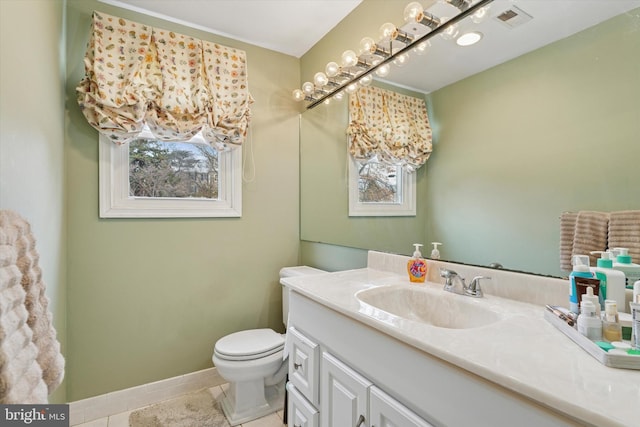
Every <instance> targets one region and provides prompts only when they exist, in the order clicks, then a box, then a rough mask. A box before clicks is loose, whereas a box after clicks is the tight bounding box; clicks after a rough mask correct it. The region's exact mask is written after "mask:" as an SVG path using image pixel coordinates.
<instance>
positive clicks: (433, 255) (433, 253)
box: [431, 242, 442, 259]
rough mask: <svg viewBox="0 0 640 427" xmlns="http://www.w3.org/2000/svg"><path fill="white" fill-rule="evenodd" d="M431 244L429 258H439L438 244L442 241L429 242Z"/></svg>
mask: <svg viewBox="0 0 640 427" xmlns="http://www.w3.org/2000/svg"><path fill="white" fill-rule="evenodd" d="M431 244H432V245H433V250H432V251H431V259H440V251H439V250H438V246H439V245H441V244H442V243H440V242H431Z"/></svg>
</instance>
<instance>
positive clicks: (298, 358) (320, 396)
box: [287, 327, 431, 427]
mask: <svg viewBox="0 0 640 427" xmlns="http://www.w3.org/2000/svg"><path fill="white" fill-rule="evenodd" d="M289 334H290V338H289V383H288V384H287V391H288V393H289V400H288V402H289V404H288V405H289V406H288V409H287V411H288V412H287V417H288V425H289V427H431V424H429V423H427V422H426V421H424V420H423V419H421V418H420V417H419V416H417V415H416V414H415V413H413V412H412V411H411V410H409V409H408V408H406V407H405V406H404V405H402V404H401V403H400V402H398V401H397V400H395V399H394V398H392V397H391V396H389V395H388V394H386V393H385V392H384V391H382V390H381V389H380V388H378V387H376V386H375V385H374V384H373V383H372V382H371V381H370V380H368V379H367V378H365V377H364V376H362V375H360V374H359V373H358V372H356V371H355V370H354V369H352V368H351V367H349V366H348V365H346V364H345V363H343V362H342V361H340V360H339V359H338V358H337V357H335V356H333V355H332V354H331V353H330V352H329V351H327V350H326V348H324V346H323V345H322V344H321V343H319V342H316V341H315V340H314V339H312V338H310V337H308V336H305V335H304V334H303V333H301V332H300V331H299V330H297V329H296V328H295V327H291V328H289ZM318 409H319V410H318Z"/></svg>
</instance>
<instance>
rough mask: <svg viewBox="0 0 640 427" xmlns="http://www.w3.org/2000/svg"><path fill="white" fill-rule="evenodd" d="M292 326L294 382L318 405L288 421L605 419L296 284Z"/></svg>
mask: <svg viewBox="0 0 640 427" xmlns="http://www.w3.org/2000/svg"><path fill="white" fill-rule="evenodd" d="M345 286H349V285H348V284H347V285H345ZM345 293H346V291H345ZM356 310H357V307H356ZM289 327H290V328H292V329H289V333H291V332H292V331H293V333H292V334H291V337H290V338H289V347H288V348H289V350H290V351H289V374H290V376H289V380H290V382H291V383H292V385H293V386H294V387H295V389H296V390H297V391H298V392H299V394H300V395H301V396H302V397H303V398H304V399H306V400H305V402H306V403H308V404H309V405H310V407H312V408H313V410H312V411H311V412H314V411H318V414H317V416H315V415H313V414H312V415H300V416H299V419H301V420H304V423H302V422H301V423H298V421H294V417H291V418H290V419H289V427H293V426H296V427H302V426H305V427H306V426H314V427H315V426H318V427H320V426H321V427H356V426H357V425H358V420H359V419H360V415H364V418H365V420H364V422H362V423H361V425H360V426H359V427H427V426H435V427H443V426H446V427H467V426H472V425H473V426H477V427H495V426H503V425H518V427H561V426H564V427H569V426H572V427H573V426H577V425H593V426H595V425H599V424H598V423H597V422H589V423H582V422H578V421H576V420H575V419H571V418H570V417H566V416H564V415H563V414H561V413H558V412H556V411H551V410H549V408H545V407H543V406H541V405H538V404H536V403H535V402H533V401H531V400H529V399H527V398H526V397H524V396H522V395H521V394H516V393H512V392H510V391H509V390H507V389H505V388H503V387H500V386H497V385H495V384H492V383H491V382H489V381H486V380H483V379H481V378H480V377H479V376H477V375H475V374H474V373H472V372H469V371H467V370H464V369H460V368H458V367H456V366H454V365H453V364H451V363H448V362H445V361H443V360H441V359H439V358H437V357H434V356H432V355H430V354H429V353H426V352H424V351H422V350H420V349H418V348H416V347H414V346H412V345H409V344H407V343H405V342H402V341H400V340H397V339H396V338H394V337H393V336H392V335H389V334H387V333H385V332H384V331H382V330H379V329H377V328H374V327H371V326H370V325H367V324H366V323H363V322H360V321H358V320H356V319H354V318H352V317H349V316H346V315H345V314H344V313H341V312H339V311H336V310H334V309H333V308H332V307H331V306H327V305H325V304H324V301H316V300H314V299H311V298H309V297H308V296H306V295H303V294H301V293H299V292H297V291H296V290H295V289H294V290H293V291H292V292H291V296H290V301H289ZM451 335H453V333H452V334H451ZM362 389H364V390H365V391H364V392H363V391H362ZM303 390H304V391H303ZM294 400H295V399H294ZM290 401H291V400H290ZM294 405H295V403H294ZM298 406H299V407H302V406H304V405H298ZM306 409H308V408H306ZM296 410H297V411H298V412H299V413H300V414H303V413H304V410H305V408H304V407H302V409H296ZM289 413H291V412H289ZM306 420H311V421H306ZM318 421H319V422H320V424H317V422H318ZM294 422H295V423H296V424H294ZM312 422H315V423H316V424H315V425H314V424H311V423H312ZM305 423H306V424H305ZM600 425H606V424H604V423H600Z"/></svg>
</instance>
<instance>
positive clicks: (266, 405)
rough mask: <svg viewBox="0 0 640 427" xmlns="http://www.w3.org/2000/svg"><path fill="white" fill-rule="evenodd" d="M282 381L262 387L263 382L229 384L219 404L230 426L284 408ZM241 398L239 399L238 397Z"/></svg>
mask: <svg viewBox="0 0 640 427" xmlns="http://www.w3.org/2000/svg"><path fill="white" fill-rule="evenodd" d="M284 383H285V382H284V380H283V381H282V382H280V383H278V384H276V385H272V386H268V387H265V386H264V382H263V380H262V379H261V380H259V381H238V382H235V383H230V384H229V388H228V389H227V390H225V393H224V394H222V395H220V397H219V403H220V406H221V407H222V411H223V412H224V416H225V417H226V418H227V421H229V424H231V426H237V425H239V424H242V423H246V422H248V421H252V420H255V419H257V418H260V417H264V416H265V415H269V414H271V413H273V412H276V411H279V410H281V409H283V408H284V388H285V387H284V386H285V384H284ZM239 396H241V398H240V399H238V397H239Z"/></svg>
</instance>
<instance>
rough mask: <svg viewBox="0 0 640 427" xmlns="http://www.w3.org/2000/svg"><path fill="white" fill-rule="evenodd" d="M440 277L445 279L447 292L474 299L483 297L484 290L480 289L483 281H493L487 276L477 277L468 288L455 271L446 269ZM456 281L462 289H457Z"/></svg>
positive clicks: (442, 269)
mask: <svg viewBox="0 0 640 427" xmlns="http://www.w3.org/2000/svg"><path fill="white" fill-rule="evenodd" d="M440 277H443V278H444V279H445V282H444V290H445V291H447V292H453V293H454V294H458V295H467V296H470V297H474V298H480V297H482V288H480V280H482V279H491V277H486V276H476V277H474V278H473V280H471V283H469V285H468V286H467V284H466V283H465V281H464V277H461V276H460V275H459V274H458V273H456V272H455V271H453V270H448V269H445V268H441V269H440ZM456 279H458V280H457V281H458V282H459V283H460V285H461V287H460V288H457V287H456V283H455V282H456Z"/></svg>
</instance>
